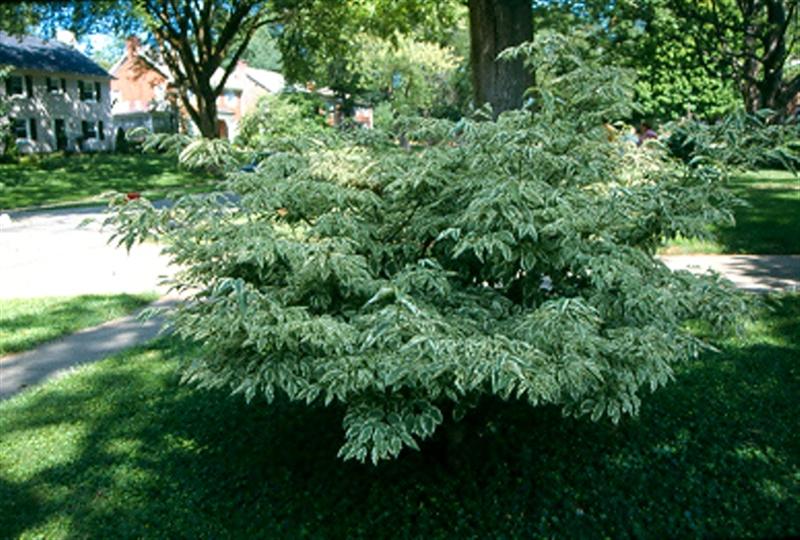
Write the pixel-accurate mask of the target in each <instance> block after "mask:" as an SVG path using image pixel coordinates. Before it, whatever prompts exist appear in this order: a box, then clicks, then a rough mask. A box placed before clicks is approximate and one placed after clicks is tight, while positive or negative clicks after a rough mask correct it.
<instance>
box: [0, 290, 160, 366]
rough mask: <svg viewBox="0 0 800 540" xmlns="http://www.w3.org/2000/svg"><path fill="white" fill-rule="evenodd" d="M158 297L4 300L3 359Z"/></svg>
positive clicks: (0, 316)
mask: <svg viewBox="0 0 800 540" xmlns="http://www.w3.org/2000/svg"><path fill="white" fill-rule="evenodd" d="M157 297H158V296H157V295H156V294H117V295H107V296H101V295H85V296H75V297H68V298H30V299H27V298H26V299H14V300H0V356H3V355H5V354H10V353H14V352H20V351H25V350H28V349H32V348H34V347H35V346H37V345H40V344H41V343H44V342H46V341H50V340H52V339H56V338H58V337H61V336H64V335H67V334H71V333H73V332H76V331H78V330H80V329H82V328H88V327H90V326H95V325H97V324H101V323H103V322H106V321H110V320H112V319H116V318H118V317H123V316H125V315H128V314H130V313H132V312H133V311H135V310H137V309H139V308H141V307H144V306H145V305H147V304H149V303H150V302H152V301H154V300H155V299H156V298H157Z"/></svg>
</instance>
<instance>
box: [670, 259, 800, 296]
mask: <svg viewBox="0 0 800 540" xmlns="http://www.w3.org/2000/svg"><path fill="white" fill-rule="evenodd" d="M661 260H662V261H664V264H666V265H667V266H668V267H669V268H670V269H672V270H679V269H683V270H689V271H691V272H696V273H704V272H706V271H707V270H709V269H711V270H714V271H716V272H718V273H720V274H722V275H723V276H725V277H726V278H728V279H729V280H731V281H732V282H733V283H734V284H736V286H737V287H739V288H740V289H744V290H746V291H752V292H770V291H789V292H800V255H665V256H662V257H661Z"/></svg>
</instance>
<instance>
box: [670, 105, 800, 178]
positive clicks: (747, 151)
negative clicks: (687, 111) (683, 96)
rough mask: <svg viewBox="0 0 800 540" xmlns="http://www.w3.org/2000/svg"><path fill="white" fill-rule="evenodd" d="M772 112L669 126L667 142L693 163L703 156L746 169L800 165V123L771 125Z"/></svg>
mask: <svg viewBox="0 0 800 540" xmlns="http://www.w3.org/2000/svg"><path fill="white" fill-rule="evenodd" d="M773 116H774V115H773V113H772V111H769V110H764V111H761V112H760V113H759V114H755V115H751V114H747V113H746V112H744V111H743V110H739V111H737V112H735V113H733V114H730V115H728V116H726V117H725V118H723V119H721V120H720V121H718V122H716V123H713V124H708V123H705V122H691V121H686V120H684V121H681V122H676V123H673V124H672V125H670V126H669V127H668V129H669V131H670V132H671V133H670V137H669V140H668V142H667V144H668V146H669V148H670V150H671V151H672V153H673V154H674V155H676V156H677V157H679V158H681V159H684V160H685V161H690V160H692V159H697V158H698V157H702V158H705V159H708V160H710V161H712V162H723V163H726V164H728V165H729V166H733V167H738V168H740V169H743V170H748V169H758V168H781V169H787V170H792V171H794V170H797V168H798V166H799V165H800V124H799V123H797V122H796V121H790V122H786V123H770V119H771V118H772V117H773Z"/></svg>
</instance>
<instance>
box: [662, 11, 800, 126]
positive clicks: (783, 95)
mask: <svg viewBox="0 0 800 540" xmlns="http://www.w3.org/2000/svg"><path fill="white" fill-rule="evenodd" d="M670 5H671V6H672V8H673V10H674V12H675V13H676V14H677V15H678V16H679V17H680V18H681V25H682V26H683V27H684V28H686V29H687V33H688V34H689V35H691V36H692V38H693V42H694V45H695V47H696V51H697V56H696V58H697V59H698V60H700V61H701V62H702V64H701V65H703V66H704V67H706V68H708V69H710V72H711V73H712V74H715V75H721V74H720V73H719V71H718V69H717V68H716V66H718V65H719V64H720V63H722V64H727V65H729V66H731V68H732V73H733V75H734V79H735V81H736V84H737V86H738V90H739V93H740V95H741V98H742V100H743V102H744V106H745V109H746V110H747V111H748V112H750V113H754V112H756V111H758V110H760V109H771V110H773V111H775V112H776V113H777V115H778V118H781V117H785V116H786V114H787V113H788V112H789V111H790V109H791V107H792V104H793V102H794V101H795V100H796V99H797V96H798V94H800V74H798V73H794V74H791V72H790V71H788V70H787V67H788V63H789V61H790V59H792V58H795V59H796V58H798V57H797V56H796V54H797V48H796V47H797V45H798V43H797V39H798V33H800V15H798V9H800V8H799V7H798V2H797V0H736V1H734V0H708V1H705V2H700V1H697V0H670ZM793 55H794V56H793ZM707 60H710V62H709V61H707ZM789 75H791V76H789Z"/></svg>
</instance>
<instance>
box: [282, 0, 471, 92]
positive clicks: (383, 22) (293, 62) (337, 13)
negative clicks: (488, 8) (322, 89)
mask: <svg viewBox="0 0 800 540" xmlns="http://www.w3.org/2000/svg"><path fill="white" fill-rule="evenodd" d="M459 4H460V3H459V2H456V1H453V0H447V1H440V2H430V1H429V0H356V1H351V2H340V1H338V0H310V1H297V0H282V1H279V2H275V4H274V10H275V11H276V13H279V14H280V17H281V19H282V22H283V25H282V27H281V28H282V31H281V32H280V34H279V36H278V43H279V46H280V49H281V54H282V58H283V67H284V69H285V73H286V75H287V76H288V78H289V79H290V80H294V81H299V82H306V81H314V82H316V83H317V84H319V85H320V86H326V87H328V88H331V89H333V90H334V91H335V92H337V93H338V94H340V95H344V94H355V93H358V91H359V90H361V86H360V83H361V81H360V71H359V68H360V66H359V65H358V63H356V62H353V59H354V58H356V57H357V56H359V48H360V41H359V40H360V39H361V36H363V35H364V34H365V33H366V34H369V35H372V36H377V37H379V38H384V39H392V38H393V37H394V36H396V35H414V36H415V37H416V38H417V39H419V40H422V41H429V42H437V43H441V42H443V41H446V39H447V37H449V36H450V34H451V33H452V32H453V29H454V28H456V27H457V25H456V24H455V21H456V20H457V19H458V17H459V16H463V9H462V8H461V6H460V5H459ZM398 33H399V34H398Z"/></svg>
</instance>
